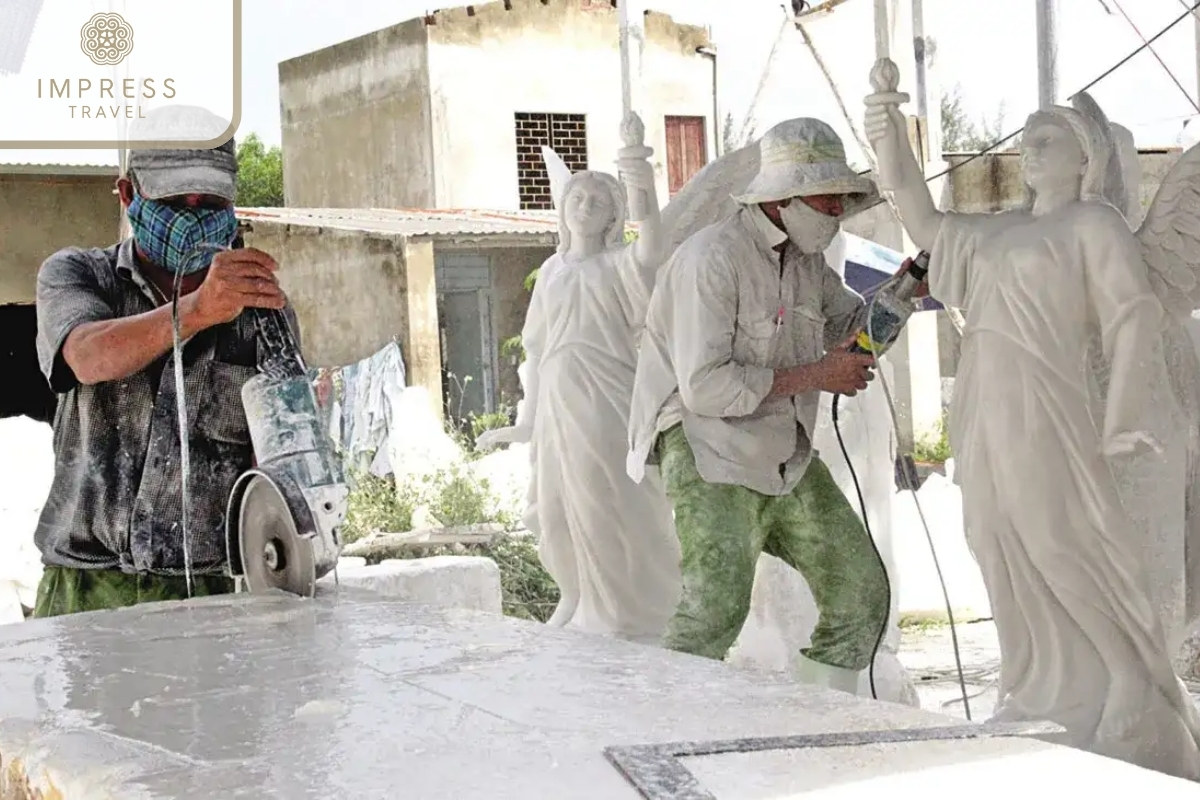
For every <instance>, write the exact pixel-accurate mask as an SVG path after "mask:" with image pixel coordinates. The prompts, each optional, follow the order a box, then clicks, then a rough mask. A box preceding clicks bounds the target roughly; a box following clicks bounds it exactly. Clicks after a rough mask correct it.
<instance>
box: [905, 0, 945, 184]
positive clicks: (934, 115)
mask: <svg viewBox="0 0 1200 800" xmlns="http://www.w3.org/2000/svg"><path fill="white" fill-rule="evenodd" d="M912 25H913V56H914V58H915V59H916V66H917V72H916V77H917V81H916V84H917V85H916V90H917V116H918V117H919V118H920V119H921V129H922V133H923V137H922V138H923V139H924V142H923V144H924V151H925V161H926V163H927V164H930V165H940V163H941V160H942V96H941V87H940V86H939V85H938V82H937V79H936V74H935V71H934V66H933V59H934V44H933V42H934V39H933V37H931V36H929V35H928V34H927V33H926V24H925V0H912ZM939 171H940V168H939Z"/></svg>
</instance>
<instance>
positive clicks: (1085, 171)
mask: <svg viewBox="0 0 1200 800" xmlns="http://www.w3.org/2000/svg"><path fill="white" fill-rule="evenodd" d="M1111 154H1112V149H1111V142H1110V141H1109V140H1108V138H1107V137H1106V136H1105V131H1104V130H1102V129H1101V127H1100V125H1098V124H1097V123H1096V122H1095V121H1094V120H1093V119H1091V118H1090V117H1088V116H1086V115H1084V114H1081V113H1079V112H1078V111H1076V110H1075V109H1073V108H1067V107H1066V106H1053V107H1052V108H1050V109H1048V110H1043V111H1037V112H1034V113H1033V114H1032V115H1031V116H1030V117H1029V120H1028V121H1027V122H1026V123H1025V134H1024V136H1023V137H1022V140H1021V171H1022V174H1023V177H1024V179H1025V184H1026V185H1027V186H1028V187H1029V190H1030V192H1031V193H1032V194H1033V195H1035V196H1036V195H1037V193H1038V192H1045V191H1049V190H1051V189H1059V188H1061V187H1063V186H1072V187H1078V191H1079V198H1080V199H1081V200H1092V201H1094V200H1101V199H1103V198H1104V190H1105V179H1106V178H1107V176H1108V166H1109V158H1110V156H1111Z"/></svg>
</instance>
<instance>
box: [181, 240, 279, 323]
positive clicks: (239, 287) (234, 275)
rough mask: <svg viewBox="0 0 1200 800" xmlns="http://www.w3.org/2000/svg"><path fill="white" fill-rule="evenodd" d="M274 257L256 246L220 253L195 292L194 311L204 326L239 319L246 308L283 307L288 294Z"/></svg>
mask: <svg viewBox="0 0 1200 800" xmlns="http://www.w3.org/2000/svg"><path fill="white" fill-rule="evenodd" d="M278 269H279V265H278V264H277V263H275V259H273V258H271V257H270V256H269V255H267V254H266V253H264V252H263V251H262V250H258V249H256V248H253V247H245V248H241V249H238V250H224V251H222V252H220V253H217V254H216V256H215V257H214V258H213V260H212V264H211V265H210V266H209V268H208V274H207V275H206V276H205V277H204V283H202V284H200V288H199V289H197V290H196V293H195V298H196V299H195V301H194V302H195V306H194V309H195V314H196V317H197V319H198V321H199V322H200V323H201V324H202V325H203V326H204V327H211V326H213V325H220V324H221V323H223V322H230V321H232V320H234V319H237V317H238V315H239V314H241V313H242V311H243V310H244V309H247V308H275V309H281V308H283V307H284V306H285V305H287V297H285V296H284V294H283V290H282V289H280V288H279V281H278V280H277V279H276V277H275V272H276V270H278Z"/></svg>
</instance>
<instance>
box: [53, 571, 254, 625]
mask: <svg viewBox="0 0 1200 800" xmlns="http://www.w3.org/2000/svg"><path fill="white" fill-rule="evenodd" d="M233 589H234V583H233V579H232V578H229V577H227V576H225V575H196V576H194V577H193V578H192V596H193V597H204V596H206V595H214V594H229V593H230V592H232V591H233ZM187 596H188V591H187V581H186V580H185V579H184V578H182V577H166V576H162V575H129V574H126V573H124V572H120V571H119V570H113V569H70V568H68V567H46V569H45V571H44V572H43V573H42V580H41V583H39V584H38V592H37V605H36V606H35V607H34V609H33V616H34V617H35V618H38V617H57V616H60V615H62V614H77V613H79V612H81V611H103V610H105V609H110V608H125V607H126V606H135V605H137V604H139V603H155V602H159V601H162V600H186V599H187Z"/></svg>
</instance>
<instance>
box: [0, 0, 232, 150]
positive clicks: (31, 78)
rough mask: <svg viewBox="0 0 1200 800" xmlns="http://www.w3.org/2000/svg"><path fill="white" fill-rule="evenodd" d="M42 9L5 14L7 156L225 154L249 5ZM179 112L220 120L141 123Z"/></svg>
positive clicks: (1, 31)
mask: <svg viewBox="0 0 1200 800" xmlns="http://www.w3.org/2000/svg"><path fill="white" fill-rule="evenodd" d="M42 4H43V0H3V2H0V102H3V103H4V106H5V108H6V113H5V114H4V115H0V149H42V148H110V147H112V148H121V147H129V146H133V147H141V148H146V147H161V148H179V147H216V146H219V145H220V144H222V143H224V142H226V141H228V140H229V138H230V137H232V136H233V135H234V134H235V133H236V131H237V127H238V123H239V122H240V118H241V11H242V8H241V5H242V0H206V2H205V3H204V4H203V5H200V6H197V7H196V8H197V9H200V10H201V11H200V12H199V13H197V12H195V11H189V12H188V13H186V14H185V13H180V7H179V6H178V4H174V3H163V2H162V0H108V2H103V1H101V0H53V7H54V8H53V12H51V11H50V9H48V8H47V9H43V8H42ZM48 5H49V4H48ZM171 105H181V106H192V107H200V108H203V109H205V110H207V111H209V112H211V113H210V114H209V115H199V116H197V115H182V116H176V117H172V118H175V119H191V120H199V119H205V120H209V122H208V123H206V124H205V126H204V127H203V128H197V129H195V130H187V129H179V130H174V129H164V128H162V127H161V126H158V125H149V124H139V123H138V120H145V119H146V118H147V114H148V113H149V112H150V111H151V110H152V109H156V108H161V107H166V106H171ZM169 116H170V115H169ZM216 120H219V121H220V123H221V125H222V126H223V127H222V129H220V130H217V129H215V128H214V127H213V126H214V125H216V124H217V123H216V122H215V121H216ZM135 137H136V138H135ZM2 159H4V156H3V155H2V154H0V160H2Z"/></svg>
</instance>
